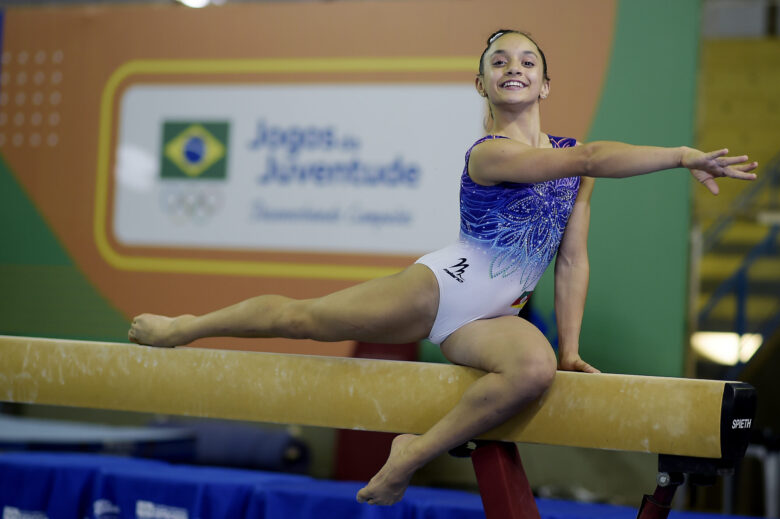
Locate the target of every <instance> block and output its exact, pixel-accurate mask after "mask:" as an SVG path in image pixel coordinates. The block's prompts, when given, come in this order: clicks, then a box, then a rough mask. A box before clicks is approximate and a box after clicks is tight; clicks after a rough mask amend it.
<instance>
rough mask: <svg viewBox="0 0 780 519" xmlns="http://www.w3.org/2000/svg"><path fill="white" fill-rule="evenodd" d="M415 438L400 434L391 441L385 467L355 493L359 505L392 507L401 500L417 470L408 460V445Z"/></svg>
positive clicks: (411, 435)
mask: <svg viewBox="0 0 780 519" xmlns="http://www.w3.org/2000/svg"><path fill="white" fill-rule="evenodd" d="M415 438H417V436H415V435H414V434H401V435H399V436H396V437H395V438H394V439H393V445H392V447H390V456H388V458H387V462H385V465H384V466H383V467H382V468H381V469H380V470H379V472H377V473H376V475H375V476H374V477H373V478H371V481H369V482H368V485H366V486H365V487H363V488H362V489H360V491H359V492H358V493H357V500H358V502H360V503H368V504H370V505H392V504H395V503H397V502H398V501H400V500H401V498H402V497H403V496H404V492H405V491H406V487H408V486H409V480H411V479H412V474H414V471H415V470H417V468H418V467H416V466H415V465H414V464H413V463H412V462H411V460H410V454H409V452H408V449H407V447H408V444H409V442H411V441H413V440H414V439H415Z"/></svg>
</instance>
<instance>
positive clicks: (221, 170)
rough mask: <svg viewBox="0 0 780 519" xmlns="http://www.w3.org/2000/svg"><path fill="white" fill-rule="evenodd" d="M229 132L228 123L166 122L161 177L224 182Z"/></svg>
mask: <svg viewBox="0 0 780 519" xmlns="http://www.w3.org/2000/svg"><path fill="white" fill-rule="evenodd" d="M228 130H229V124H228V123H227V122H214V121H210V122H195V121H175V122H171V121H168V122H165V123H164V124H163V145H162V167H161V168H160V176H161V177H162V178H171V179H174V178H175V179H185V178H198V179H201V178H208V179H224V178H226V177H227V155H228V148H227V142H228Z"/></svg>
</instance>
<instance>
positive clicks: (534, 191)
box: [460, 137, 580, 285]
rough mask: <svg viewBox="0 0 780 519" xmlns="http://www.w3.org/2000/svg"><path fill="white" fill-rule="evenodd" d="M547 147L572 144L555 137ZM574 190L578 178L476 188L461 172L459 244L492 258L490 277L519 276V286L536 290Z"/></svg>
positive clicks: (556, 246) (561, 232)
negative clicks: (528, 286) (483, 251)
mask: <svg viewBox="0 0 780 519" xmlns="http://www.w3.org/2000/svg"><path fill="white" fill-rule="evenodd" d="M488 138H490V137H488ZM481 141H482V140H480V141H477V143H475V145H476V144H478V143H479V142H481ZM550 142H551V143H552V144H553V147H555V148H563V147H569V146H573V145H574V143H575V141H574V139H563V138H560V137H550ZM466 163H467V164H468V155H467V159H466ZM579 185H580V178H579V177H570V178H563V179H558V180H550V181H547V182H539V183H535V184H515V183H508V182H505V183H502V184H498V185H495V186H481V185H479V184H476V183H474V182H473V181H472V180H471V177H469V175H468V171H467V170H466V169H464V172H463V177H462V182H461V197H460V203H461V239H464V240H465V241H468V242H470V243H472V244H473V245H475V246H476V247H478V248H480V249H483V250H485V252H486V253H487V254H490V255H491V260H490V277H491V278H496V277H509V276H515V275H519V276H520V281H521V283H523V284H524V285H535V284H536V282H537V281H538V280H539V278H540V277H541V276H542V274H543V273H544V270H545V269H546V268H547V266H548V265H549V264H550V261H552V258H553V257H554V256H555V253H556V252H557V250H558V246H559V245H560V242H561V238H562V237H563V231H564V230H565V229H566V223H567V222H568V220H569V215H570V214H571V210H572V208H573V207H574V201H575V199H576V198H577V192H578V190H579Z"/></svg>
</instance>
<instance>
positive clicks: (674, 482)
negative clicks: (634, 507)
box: [636, 473, 684, 519]
mask: <svg viewBox="0 0 780 519" xmlns="http://www.w3.org/2000/svg"><path fill="white" fill-rule="evenodd" d="M658 479H659V481H658V486H657V487H655V492H654V493H653V495H652V496H648V495H645V496H644V497H643V498H642V506H640V507H639V514H638V515H637V516H636V517H637V519H666V518H667V517H669V512H670V511H671V510H672V501H673V500H674V493H675V492H676V491H677V487H678V486H680V485H681V484H682V483H683V481H684V476H683V475H682V474H665V473H663V474H659V478H658Z"/></svg>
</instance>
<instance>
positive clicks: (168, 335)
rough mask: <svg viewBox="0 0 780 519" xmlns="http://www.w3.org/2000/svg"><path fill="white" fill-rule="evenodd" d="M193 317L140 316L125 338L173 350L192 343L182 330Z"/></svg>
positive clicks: (135, 319) (134, 320)
mask: <svg viewBox="0 0 780 519" xmlns="http://www.w3.org/2000/svg"><path fill="white" fill-rule="evenodd" d="M194 318H195V316H194V315H180V316H179V317H165V316H163V315H153V314H141V315H139V316H136V317H135V318H134V319H133V324H132V325H131V326H130V331H129V332H127V338H128V339H130V342H135V343H138V344H144V345H147V346H156V347H158V348H173V347H175V346H181V345H183V344H187V343H190V342H192V340H193V339H192V338H189V337H187V336H186V335H185V334H184V332H183V330H182V328H183V326H182V325H183V324H185V323H186V322H187V321H189V320H191V319H194Z"/></svg>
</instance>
